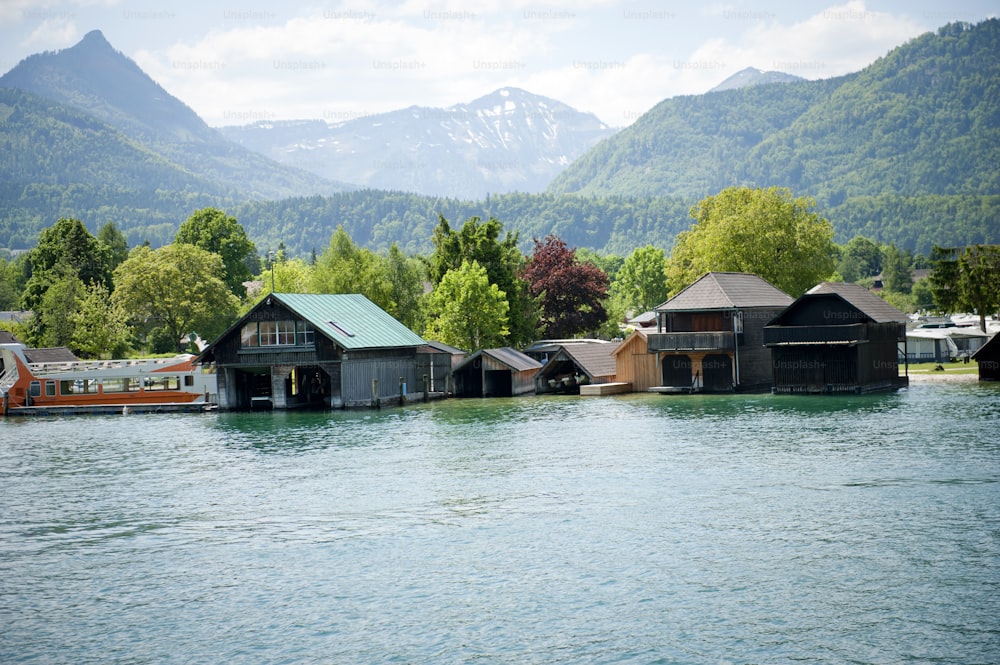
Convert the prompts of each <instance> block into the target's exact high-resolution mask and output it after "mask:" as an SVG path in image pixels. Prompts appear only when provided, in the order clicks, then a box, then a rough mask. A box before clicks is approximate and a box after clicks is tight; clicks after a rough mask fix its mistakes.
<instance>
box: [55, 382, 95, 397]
mask: <svg viewBox="0 0 1000 665" xmlns="http://www.w3.org/2000/svg"><path fill="white" fill-rule="evenodd" d="M96 392H97V381H95V380H93V379H75V380H69V381H60V382H59V394H60V395H86V394H88V393H89V394H93V393H96Z"/></svg>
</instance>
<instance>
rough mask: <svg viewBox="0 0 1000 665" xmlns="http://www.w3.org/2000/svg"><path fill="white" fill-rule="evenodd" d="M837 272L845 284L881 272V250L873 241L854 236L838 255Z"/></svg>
mask: <svg viewBox="0 0 1000 665" xmlns="http://www.w3.org/2000/svg"><path fill="white" fill-rule="evenodd" d="M837 272H839V273H840V276H841V277H842V278H843V280H844V281H845V282H857V281H858V280H860V279H864V278H865V277H874V276H875V275H877V274H879V273H880V272H882V250H881V249H879V246H878V245H877V244H876V243H875V241H873V240H869V239H868V238H866V237H864V236H854V237H853V238H851V239H850V240H848V241H847V244H846V245H844V248H843V250H842V251H841V253H840V261H839V262H838V264H837Z"/></svg>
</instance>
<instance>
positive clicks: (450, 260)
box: [427, 215, 538, 346]
mask: <svg viewBox="0 0 1000 665" xmlns="http://www.w3.org/2000/svg"><path fill="white" fill-rule="evenodd" d="M502 231H503V225H502V224H501V223H500V221H499V220H497V219H495V218H492V217H491V218H490V219H488V220H487V221H486V222H482V221H481V220H480V218H479V217H470V218H469V219H467V220H466V221H465V223H464V224H463V225H462V228H461V230H459V231H455V230H453V229H452V228H451V225H450V224H449V223H448V220H447V219H445V218H444V216H443V215H439V216H438V225H437V227H436V228H435V229H434V233H433V234H432V236H431V239H432V241H433V243H434V252H433V254H431V256H430V258H429V259H428V261H427V271H428V275H429V276H430V279H431V283H432V284H435V285H436V284H438V283H439V282H440V281H441V279H442V278H443V277H444V275H445V274H446V273H447V272H448V271H449V270H454V269H456V268H460V267H461V266H462V263H463V262H465V261H474V262H476V263H478V264H479V265H480V266H481V267H482V268H483V269H485V270H486V275H487V277H488V278H489V281H490V283H491V284H495V285H496V286H497V288H498V289H499V290H500V291H502V292H503V293H504V294H506V298H507V303H508V306H509V311H510V327H509V330H510V332H509V338H508V340H507V341H508V343H510V344H511V345H513V346H521V345H525V344H528V343H530V342H532V341H534V339H535V335H536V330H537V324H538V306H537V304H536V303H535V302H534V301H533V299H532V298H531V297H530V296H529V294H528V288H527V284H526V283H525V282H524V280H522V279H521V278H520V277H519V274H520V272H521V268H522V266H523V265H524V256H523V255H522V254H521V251H520V250H519V249H518V247H517V243H518V234H517V233H510V232H507V233H506V234H505V235H504V236H503V238H502V239H501V237H500V234H501V232H502Z"/></svg>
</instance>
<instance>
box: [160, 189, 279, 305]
mask: <svg viewBox="0 0 1000 665" xmlns="http://www.w3.org/2000/svg"><path fill="white" fill-rule="evenodd" d="M174 242H175V243H181V244H186V245H194V246H195V247H199V248H201V249H204V250H206V251H209V252H212V253H213V254H218V255H219V256H220V257H221V258H222V264H223V267H224V272H223V273H222V274H223V281H224V282H225V283H226V286H228V287H229V290H230V291H231V292H232V293H233V294H234V295H236V296H237V297H239V298H242V297H243V296H244V295H245V294H246V288H245V287H244V286H243V282H247V281H249V280H250V279H251V278H252V276H253V275H254V273H256V272H257V271H258V270H259V266H260V260H259V258H258V257H257V248H256V247H255V246H254V243H253V241H251V240H250V238H248V237H247V234H246V231H245V230H244V229H243V226H242V225H241V224H240V223H239V222H238V221H236V218H235V217H233V216H232V215H227V214H226V213H225V212H223V211H221V210H219V209H218V208H202V209H200V210H196V211H194V212H193V213H192V214H191V216H190V217H188V218H187V220H186V221H185V222H184V223H183V224H181V226H180V228H179V229H177V235H176V236H174Z"/></svg>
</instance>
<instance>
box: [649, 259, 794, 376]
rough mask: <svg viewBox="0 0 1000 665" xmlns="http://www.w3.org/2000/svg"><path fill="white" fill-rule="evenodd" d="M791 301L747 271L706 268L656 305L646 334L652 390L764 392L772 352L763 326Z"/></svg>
mask: <svg viewBox="0 0 1000 665" xmlns="http://www.w3.org/2000/svg"><path fill="white" fill-rule="evenodd" d="M792 302H793V298H792V297H791V296H790V295H788V294H787V293H785V292H784V291H782V290H780V289H778V288H776V287H775V286H773V285H772V284H771V283H769V282H767V281H766V280H764V279H762V278H761V277H758V276H757V275H752V274H749V273H738V272H709V273H706V274H704V275H702V276H701V277H699V278H698V279H697V280H695V281H694V282H693V283H691V284H690V285H688V286H687V287H686V288H684V289H683V290H682V291H680V292H679V293H677V295H675V296H673V297H672V298H670V299H669V300H667V301H666V302H665V303H663V304H662V305H659V306H658V307H657V308H656V310H655V311H656V315H657V325H656V332H650V333H648V335H647V338H648V339H647V345H648V350H649V353H652V354H655V359H656V361H657V364H658V365H659V368H660V372H659V381H660V383H659V384H658V385H656V386H653V387H651V388H650V389H651V390H653V391H655V392H680V393H691V392H714V393H726V392H766V391H767V390H768V389H769V388H770V387H771V355H770V352H769V351H768V350H767V349H766V348H764V334H763V330H764V325H765V324H766V323H767V322H768V321H770V320H771V319H772V318H774V317H775V316H776V315H777V314H779V313H780V312H781V311H783V310H784V309H785V308H786V307H787V306H788V305H790V304H791V303H792Z"/></svg>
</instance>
